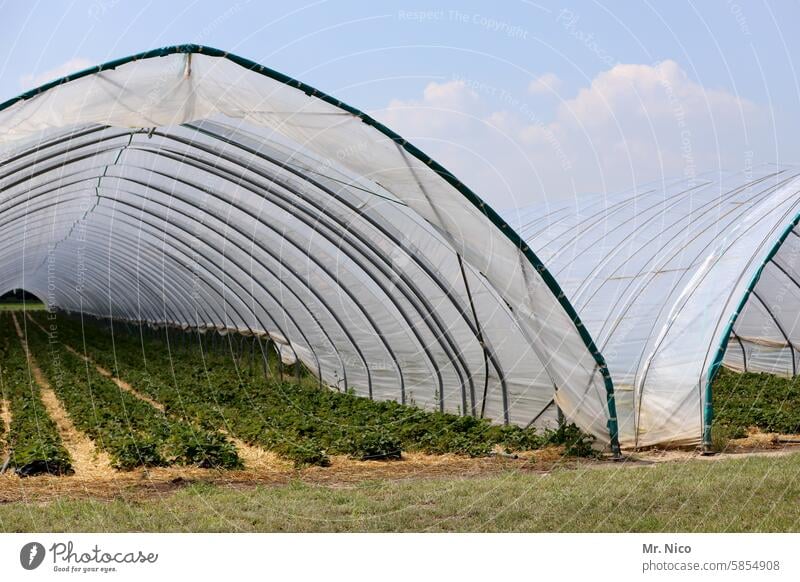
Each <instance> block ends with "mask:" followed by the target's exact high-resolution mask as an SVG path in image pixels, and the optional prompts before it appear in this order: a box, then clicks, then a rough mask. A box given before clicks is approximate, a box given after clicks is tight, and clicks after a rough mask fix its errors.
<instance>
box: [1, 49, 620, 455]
mask: <svg viewBox="0 0 800 582" xmlns="http://www.w3.org/2000/svg"><path fill="white" fill-rule="evenodd" d="M0 192H1V193H2V196H0V240H2V249H3V250H2V251H0V282H1V283H2V287H3V290H6V289H10V288H17V287H24V288H26V289H29V290H30V291H32V292H34V293H36V294H38V295H39V296H41V297H43V298H45V299H46V301H47V302H48V303H49V304H50V305H52V306H57V307H59V308H62V309H65V310H70V311H84V312H89V313H93V314H96V315H100V316H107V317H116V318H125V319H129V320H136V321H145V322H149V323H153V324H165V323H166V324H171V325H179V326H182V327H196V328H200V329H208V328H216V329H219V330H221V331H227V330H231V329H234V330H237V331H241V332H244V333H266V334H269V335H270V336H271V337H272V338H273V339H274V340H275V341H276V342H278V344H280V345H281V346H282V350H283V351H284V352H285V355H287V357H292V358H298V359H300V360H301V361H302V362H303V363H304V364H305V366H307V367H308V369H309V370H311V371H313V372H314V373H316V374H317V375H319V377H320V378H321V379H322V380H323V381H324V382H325V383H327V384H328V385H330V386H333V387H338V388H341V389H343V388H347V389H352V390H354V391H355V392H356V393H358V394H362V395H365V396H370V397H373V398H377V399H393V400H398V401H403V402H408V403H411V402H413V403H416V404H418V405H422V406H425V407H429V408H434V409H440V410H447V411H451V412H458V413H461V414H474V415H478V416H487V417H491V418H493V419H495V420H497V421H506V422H514V423H517V424H522V425H527V424H529V423H534V424H536V423H546V422H548V419H552V418H553V417H554V415H555V410H556V405H557V406H558V407H560V408H561V409H562V411H563V412H564V413H565V415H566V417H567V418H568V419H570V420H572V421H574V422H576V423H577V424H578V425H579V426H581V427H582V428H583V429H584V430H586V431H588V432H590V433H592V434H594V435H595V436H596V437H598V439H600V441H601V442H605V443H608V442H609V441H611V440H612V435H613V434H614V433H615V430H616V429H615V422H616V419H615V414H614V397H613V385H612V383H611V379H610V377H609V375H608V373H607V371H606V369H605V364H604V361H603V358H602V356H601V354H600V353H599V352H598V350H597V349H596V348H595V346H594V344H593V342H592V340H591V337H590V335H589V333H588V332H587V330H586V328H585V327H584V326H583V325H582V324H581V322H580V319H579V318H578V316H577V315H576V313H575V311H574V309H573V308H572V306H571V305H570V303H569V301H568V299H567V297H566V296H565V295H564V293H562V291H561V290H560V288H559V286H558V285H557V283H556V282H555V279H553V277H552V276H551V275H550V273H549V272H548V270H547V269H546V268H545V267H544V266H543V265H542V263H541V262H540V261H539V260H538V258H537V257H536V255H535V254H534V253H533V252H532V251H531V250H530V248H529V247H528V245H527V244H526V243H525V242H523V241H522V239H520V238H519V236H518V235H517V234H516V233H515V232H514V230H513V229H511V228H510V227H509V226H508V225H507V224H506V223H505V222H503V220H502V219H500V218H499V216H498V215H497V214H496V213H495V212H494V211H493V210H492V209H491V208H490V207H489V206H488V205H486V204H485V203H484V202H483V201H482V200H481V199H480V198H479V197H478V196H476V195H475V194H474V193H473V192H472V191H470V190H469V189H468V188H467V187H466V186H465V185H463V184H462V183H461V182H460V181H459V180H458V179H457V178H456V177H454V176H453V175H452V174H450V173H449V172H448V171H447V170H445V169H444V168H443V167H441V166H440V165H439V164H437V163H436V162H435V161H433V160H432V159H430V158H429V157H427V156H426V155H425V154H424V153H422V152H421V151H420V150H418V149H417V148H415V147H414V146H413V145H412V144H410V143H408V142H407V141H406V140H405V139H403V138H401V137H400V136H398V135H397V134H395V133H393V132H392V131H391V130H389V129H388V128H386V127H384V126H383V125H381V124H380V123H379V122H377V121H375V120H374V119H372V118H371V117H369V116H368V115H366V114H364V113H362V112H360V111H358V110H357V109H354V108H352V107H350V106H348V105H346V104H344V103H341V102H340V101H338V100H336V99H335V98H333V97H330V96H328V95H326V94H324V93H322V92H320V91H317V90H316V89H314V88H312V87H309V86H307V85H305V84H303V83H301V82H299V81H296V80H294V79H292V78H290V77H287V76H285V75H283V74H280V73H277V72H275V71H273V70H271V69H268V68H266V67H263V66H261V65H258V64H256V63H253V62H251V61H248V60H245V59H242V58H240V57H237V56H235V55H231V54H229V53H226V52H222V51H219V50H216V49H210V48H208V47H202V46H197V45H185V46H175V47H168V48H164V49H159V50H155V51H150V52H147V53H142V54H138V55H134V56H132V57H128V58H125V59H120V60H117V61H113V62H110V63H107V64H105V65H100V66H97V67H94V68H91V69H87V70H85V71H82V72H80V73H76V74H74V75H71V76H68V77H65V78H63V79H59V80H57V81H54V82H52V83H49V84H47V85H44V86H42V87H40V88H38V89H35V90H33V91H30V92H28V93H25V94H23V95H21V96H20V97H18V98H15V99H12V100H10V101H7V102H6V103H4V104H2V105H0Z"/></svg>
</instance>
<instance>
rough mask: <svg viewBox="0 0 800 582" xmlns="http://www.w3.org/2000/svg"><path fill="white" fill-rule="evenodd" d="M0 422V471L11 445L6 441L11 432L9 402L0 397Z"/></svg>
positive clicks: (9, 452)
mask: <svg viewBox="0 0 800 582" xmlns="http://www.w3.org/2000/svg"><path fill="white" fill-rule="evenodd" d="M0 423H2V424H3V435H2V437H0V443H2V445H3V446H2V447H0V473H1V472H2V470H3V465H4V464H5V461H6V457H7V456H8V455H10V454H11V445H10V443H9V441H8V439H9V435H10V434H11V403H10V402H9V401H8V400H6V399H5V398H2V399H0Z"/></svg>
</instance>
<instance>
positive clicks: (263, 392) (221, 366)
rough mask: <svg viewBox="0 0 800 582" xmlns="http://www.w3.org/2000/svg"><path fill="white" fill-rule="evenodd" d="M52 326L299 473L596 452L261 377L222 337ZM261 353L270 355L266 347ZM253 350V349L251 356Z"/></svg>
mask: <svg viewBox="0 0 800 582" xmlns="http://www.w3.org/2000/svg"><path fill="white" fill-rule="evenodd" d="M39 320H43V316H39ZM57 321H58V323H57V327H58V330H59V334H60V337H61V338H62V339H63V341H65V342H67V343H71V344H73V345H81V344H82V342H84V341H85V342H86V346H87V350H88V352H89V353H90V354H91V355H92V357H93V358H95V359H96V360H97V361H98V362H99V363H101V365H103V366H105V367H107V368H109V369H111V370H114V371H115V372H116V373H117V374H118V375H119V377H121V378H123V379H124V380H126V381H127V382H130V383H131V384H132V385H133V386H134V387H135V388H136V389H137V390H140V391H142V392H143V393H146V394H147V395H148V396H150V397H152V398H154V399H156V400H157V401H159V402H161V403H162V404H163V405H164V406H165V409H166V410H167V411H170V412H173V413H175V414H181V415H185V416H186V417H187V418H191V419H192V420H193V421H194V422H196V423H198V424H200V425H202V426H207V427H219V426H222V427H225V429H226V430H228V431H230V432H231V433H232V434H234V435H236V436H237V437H239V438H241V439H242V440H244V441H245V442H247V443H249V444H253V445H258V446H262V447H265V448H269V449H271V450H274V451H276V452H277V453H279V454H280V455H282V456H283V457H285V458H288V459H291V460H293V461H294V462H295V464H296V465H298V466H300V465H309V464H313V465H323V466H324V465H326V464H328V463H329V455H331V454H347V455H350V456H351V457H353V458H356V459H361V460H368V459H392V458H399V457H400V455H401V453H402V452H403V451H421V452H426V453H434V454H443V453H456V454H463V455H469V456H485V455H489V454H492V453H493V452H495V451H497V450H498V449H500V450H502V451H505V452H514V451H525V450H535V449H540V448H542V447H545V446H548V445H564V446H565V451H566V454H568V455H581V456H590V455H594V454H595V452H594V450H593V449H592V440H591V438H590V437H588V436H587V435H585V434H583V433H581V432H580V431H579V430H578V429H577V428H576V427H575V426H574V425H566V426H563V427H561V428H559V429H558V430H554V431H543V432H539V431H536V430H533V429H523V428H520V427H517V426H499V425H495V424H492V423H491V422H489V421H488V420H485V419H476V418H472V417H462V416H457V415H453V414H441V413H437V412H427V411H423V410H421V409H419V408H416V407H414V406H404V405H401V404H398V403H396V402H390V401H384V402H373V401H370V400H368V399H365V398H360V397H357V396H354V395H352V394H346V393H341V392H336V391H334V390H328V389H320V387H319V386H318V384H317V381H316V379H314V378H313V377H311V376H309V375H306V374H303V375H302V376H301V378H300V381H299V382H297V381H295V380H294V379H292V380H291V381H290V380H288V379H285V380H283V381H282V380H281V379H280V378H279V377H278V370H277V369H276V368H277V365H276V361H275V360H274V359H271V360H270V365H269V366H268V370H267V375H268V377H267V375H265V373H264V370H263V368H262V366H261V363H260V361H258V362H252V361H251V360H250V359H249V355H248V354H249V353H251V352H252V351H253V350H252V348H253V347H254V346H251V345H249V344H248V345H249V347H247V348H246V349H242V348H241V347H240V344H239V343H238V342H240V341H241V339H240V338H235V337H229V338H228V340H226V342H229V343H222V344H220V342H219V340H215V341H216V342H217V343H216V346H217V347H216V348H215V349H209V348H210V340H209V336H199V335H196V334H195V335H193V336H191V337H190V338H189V341H185V340H182V341H180V342H176V341H175V338H174V337H172V341H171V342H170V349H166V347H165V337H166V336H162V337H157V336H156V337H153V336H152V335H150V334H140V333H139V331H138V330H137V329H134V330H130V328H126V327H125V326H124V325H120V324H115V327H114V329H115V333H114V342H113V347H112V344H111V342H110V341H109V339H110V336H109V330H108V328H107V327H105V326H104V325H102V324H101V325H98V324H96V323H95V324H88V323H87V324H85V325H84V326H83V329H82V326H81V325H80V322H76V321H75V320H74V319H70V318H64V317H61V318H59V319H58V320H57ZM105 325H108V323H107V322H106V323H105ZM126 329H127V330H128V331H130V333H128V331H126ZM250 341H252V340H250ZM266 351H267V353H271V352H272V351H273V350H272V348H271V347H266ZM260 352H261V348H260V347H257V348H256V353H257V355H259V354H260ZM240 354H241V355H242V356H243V357H240Z"/></svg>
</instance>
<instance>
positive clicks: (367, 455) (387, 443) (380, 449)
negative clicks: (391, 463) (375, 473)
mask: <svg viewBox="0 0 800 582" xmlns="http://www.w3.org/2000/svg"><path fill="white" fill-rule="evenodd" d="M402 452H403V449H402V445H401V444H400V443H399V442H398V441H397V440H396V439H395V438H393V437H392V436H391V435H389V434H387V433H385V432H384V431H382V430H369V431H366V432H363V433H361V434H359V435H356V436H353V437H351V438H350V442H349V454H350V456H351V457H353V458H354V459H358V460H360V461H377V460H386V459H399V458H401V456H402Z"/></svg>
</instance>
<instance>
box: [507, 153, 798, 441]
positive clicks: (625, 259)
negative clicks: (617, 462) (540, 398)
mask: <svg viewBox="0 0 800 582" xmlns="http://www.w3.org/2000/svg"><path fill="white" fill-rule="evenodd" d="M798 190H800V169H798V168H791V167H775V166H761V167H757V168H752V169H750V170H748V171H746V172H741V173H719V174H714V175H708V176H698V177H693V178H690V179H683V180H674V181H672V182H667V181H664V182H658V183H654V184H648V185H645V186H642V187H640V188H637V189H635V190H633V191H630V192H624V193H620V194H617V195H613V196H608V195H606V196H603V197H594V198H586V199H583V200H580V201H579V202H578V203H577V204H575V203H572V204H567V203H564V204H562V205H554V204H551V205H550V206H549V207H545V206H540V207H537V208H528V209H525V210H524V211H523V212H521V213H519V215H518V217H517V219H518V223H517V228H518V231H519V232H520V233H521V235H522V236H523V237H524V239H525V240H526V241H527V242H528V244H530V245H531V247H532V248H535V249H536V250H537V253H539V256H540V257H541V259H542V260H543V261H544V262H545V264H546V265H547V266H548V268H549V269H550V272H551V273H552V275H553V276H554V277H555V278H556V279H557V280H558V281H559V284H560V285H561V286H562V289H563V290H564V292H565V293H566V295H567V296H568V297H569V299H570V301H571V302H572V304H573V305H574V306H575V308H576V309H577V311H578V314H579V315H580V317H581V319H582V321H583V323H584V324H585V325H586V326H587V328H588V330H589V332H590V333H591V335H592V337H593V338H594V340H595V341H596V342H597V346H598V349H599V350H600V351H601V353H602V354H603V355H604V356H605V358H606V361H607V362H608V366H609V371H610V374H611V377H612V379H613V381H614V391H615V397H616V404H617V411H618V414H619V433H620V441H621V443H622V445H623V446H628V447H632V446H640V447H641V446H647V445H654V444H660V443H674V444H697V443H700V442H701V438H702V442H703V443H704V444H706V445H710V444H711V435H710V429H711V424H712V421H713V407H712V389H713V380H714V377H715V375H716V374H717V372H718V370H719V367H720V366H721V365H724V366H726V367H728V368H731V369H733V370H737V371H750V372H766V373H770V374H777V375H783V376H795V375H797V365H798V362H797V356H798V353H797V346H798V342H800V325H798V316H800V231H798V229H797V223H798V220H800V199H798V196H797V193H798Z"/></svg>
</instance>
